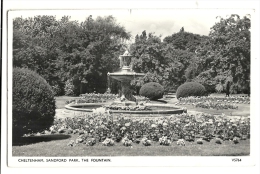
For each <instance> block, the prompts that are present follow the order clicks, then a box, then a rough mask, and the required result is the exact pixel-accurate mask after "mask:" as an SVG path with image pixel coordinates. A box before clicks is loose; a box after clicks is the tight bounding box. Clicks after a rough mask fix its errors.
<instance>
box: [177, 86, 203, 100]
mask: <svg viewBox="0 0 260 174" xmlns="http://www.w3.org/2000/svg"><path fill="white" fill-rule="evenodd" d="M205 95H207V91H206V89H205V87H204V86H203V85H201V84H200V83H197V82H187V83H184V84H182V85H181V86H179V87H178V89H177V92H176V97H177V98H180V97H182V98H183V97H189V96H205Z"/></svg>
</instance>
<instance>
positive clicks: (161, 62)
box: [130, 31, 193, 91]
mask: <svg viewBox="0 0 260 174" xmlns="http://www.w3.org/2000/svg"><path fill="white" fill-rule="evenodd" d="M130 51H131V54H132V55H133V56H134V60H133V69H134V70H135V71H136V72H145V73H146V75H145V76H144V77H143V78H141V79H137V80H135V81H133V83H132V84H135V85H136V86H139V87H140V86H142V85H143V84H144V83H148V82H157V83H160V84H162V85H163V86H164V88H165V89H166V91H167V90H169V89H173V90H174V89H175V90H176V89H177V87H178V86H179V85H180V84H182V83H184V82H185V81H186V78H185V75H184V74H185V69H186V68H187V67H188V66H189V64H190V60H191V59H192V58H193V54H192V53H190V52H188V51H186V50H180V49H175V48H174V46H173V45H172V44H171V43H169V44H168V43H165V42H161V38H160V37H158V36H155V35H154V34H153V33H149V34H148V37H147V36H146V32H145V31H143V32H142V34H141V35H140V36H139V35H137V36H136V38H135V43H134V44H132V45H131V49H130Z"/></svg>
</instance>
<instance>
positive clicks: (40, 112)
mask: <svg viewBox="0 0 260 174" xmlns="http://www.w3.org/2000/svg"><path fill="white" fill-rule="evenodd" d="M12 89H13V95H12V96H13V104H12V106H13V110H12V113H13V137H16V136H22V135H23V134H26V133H33V132H38V131H43V130H45V129H46V128H49V127H50V125H51V124H53V120H54V116H55V108H56V107H55V99H54V95H53V91H52V88H51V86H50V85H49V84H48V83H47V82H46V81H45V80H44V79H43V78H42V77H41V76H39V75H38V74H37V73H35V72H33V71H31V70H28V69H24V68H14V69H13V88H12Z"/></svg>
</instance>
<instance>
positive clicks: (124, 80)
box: [107, 50, 145, 105]
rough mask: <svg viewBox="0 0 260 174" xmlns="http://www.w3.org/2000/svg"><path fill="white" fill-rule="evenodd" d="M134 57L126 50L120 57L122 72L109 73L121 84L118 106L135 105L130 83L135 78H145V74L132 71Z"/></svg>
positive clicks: (109, 75)
mask: <svg viewBox="0 0 260 174" xmlns="http://www.w3.org/2000/svg"><path fill="white" fill-rule="evenodd" d="M131 59H132V56H131V55H130V54H129V52H128V51H127V50H126V51H125V53H124V54H123V55H120V56H119V60H120V68H121V71H119V72H114V73H109V72H108V73H107V75H108V77H110V78H112V79H115V80H118V81H120V82H121V92H122V96H121V97H120V101H115V102H114V103H116V104H123V105H131V104H135V101H136V99H135V97H134V96H133V94H132V91H131V89H130V82H131V80H133V79H134V78H137V77H143V76H144V75H145V74H144V73H136V72H134V71H133V70H132V69H131Z"/></svg>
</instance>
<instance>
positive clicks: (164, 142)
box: [159, 136, 171, 146]
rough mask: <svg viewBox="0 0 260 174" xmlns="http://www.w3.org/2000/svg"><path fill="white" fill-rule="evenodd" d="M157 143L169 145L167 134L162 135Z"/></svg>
mask: <svg viewBox="0 0 260 174" xmlns="http://www.w3.org/2000/svg"><path fill="white" fill-rule="evenodd" d="M159 143H160V145H165V146H169V145H170V144H171V140H170V139H168V137H167V136H163V137H161V138H159Z"/></svg>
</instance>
